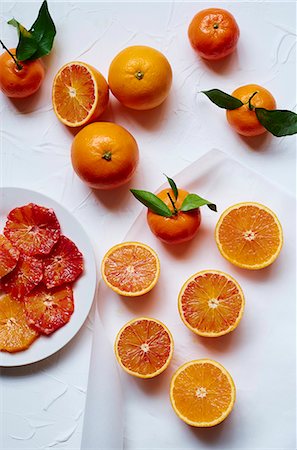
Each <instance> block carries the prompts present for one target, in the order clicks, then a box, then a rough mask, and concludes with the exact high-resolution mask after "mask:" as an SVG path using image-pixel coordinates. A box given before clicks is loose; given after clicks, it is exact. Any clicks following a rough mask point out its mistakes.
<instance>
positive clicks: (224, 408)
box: [170, 359, 236, 427]
mask: <svg viewBox="0 0 297 450" xmlns="http://www.w3.org/2000/svg"><path fill="white" fill-rule="evenodd" d="M235 397H236V391H235V385H234V382H233V380H232V378H231V376H230V374H229V373H228V372H227V370H226V369H225V368H224V367H223V366H221V364H219V363H217V362H216V361H212V360H210V359H200V360H199V359H198V360H196V361H190V362H188V363H186V364H184V365H183V366H181V367H180V368H179V369H178V370H177V371H176V372H175V374H174V375H173V377H172V380H171V385H170V400H171V404H172V407H173V409H174V411H175V412H176V414H177V415H178V417H179V418H180V419H181V420H183V421H184V422H185V423H187V424H188V425H192V426H194V427H212V426H214V425H217V424H219V423H220V422H222V421H223V420H224V419H226V417H227V416H228V415H229V414H230V412H231V411H232V408H233V405H234V402H235Z"/></svg>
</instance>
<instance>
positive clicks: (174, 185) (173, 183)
mask: <svg viewBox="0 0 297 450" xmlns="http://www.w3.org/2000/svg"><path fill="white" fill-rule="evenodd" d="M164 175H165V177H166V178H167V180H168V183H169V184H170V187H171V189H172V191H173V193H174V197H175V200H177V197H178V189H177V186H176V184H175V181H174V180H173V179H172V178H169V177H168V176H167V175H166V174H165V173H164Z"/></svg>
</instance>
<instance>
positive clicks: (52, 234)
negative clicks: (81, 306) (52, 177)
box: [0, 203, 83, 352]
mask: <svg viewBox="0 0 297 450" xmlns="http://www.w3.org/2000/svg"><path fill="white" fill-rule="evenodd" d="M82 272H83V255H82V254H81V252H80V251H79V250H78V248H77V247H76V245H75V244H74V243H73V242H72V241H71V240H70V239H69V238H67V237H66V236H63V235H62V234H61V227H60V224H59V221H58V219H57V217H56V214H55V213H54V211H53V210H52V209H48V208H45V207H43V206H39V205H36V204H33V203H29V204H28V205H25V206H21V207H17V208H15V209H13V210H12V211H11V212H10V213H9V214H8V216H7V221H6V224H5V227H4V231H3V235H2V234H1V235H0V289H1V291H2V294H1V295H0V351H7V352H17V351H21V350H25V349H26V348H28V347H29V346H30V345H31V344H32V342H33V341H34V340H35V339H36V338H37V337H38V336H39V335H40V334H43V335H49V334H51V333H53V332H54V331H56V330H57V329H59V328H61V327H62V326H64V325H65V324H66V323H68V322H69V320H70V318H71V315H72V313H73V311H74V301H73V283H74V281H75V280H76V279H77V278H78V277H79V276H80V275H81V274H82Z"/></svg>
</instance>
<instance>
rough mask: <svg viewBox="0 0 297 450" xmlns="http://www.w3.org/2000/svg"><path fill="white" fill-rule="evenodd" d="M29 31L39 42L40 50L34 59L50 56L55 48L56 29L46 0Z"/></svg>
mask: <svg viewBox="0 0 297 450" xmlns="http://www.w3.org/2000/svg"><path fill="white" fill-rule="evenodd" d="M29 31H30V33H32V35H33V36H34V38H35V39H36V41H37V42H38V49H37V51H36V53H34V55H33V58H34V59H36V58H40V57H41V56H45V55H48V54H49V53H50V51H51V49H52V47H53V42H54V38H55V35H56V27H55V24H54V22H53V19H52V18H51V15H50V13H49V10H48V6H47V2H46V0H45V1H44V2H43V3H42V5H41V7H40V10H39V13H38V17H37V19H36V20H35V22H34V23H33V25H32V27H31V28H30V30H29Z"/></svg>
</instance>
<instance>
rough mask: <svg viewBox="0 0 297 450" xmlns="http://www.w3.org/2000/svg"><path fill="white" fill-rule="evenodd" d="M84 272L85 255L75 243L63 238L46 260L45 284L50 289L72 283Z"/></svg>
mask: <svg viewBox="0 0 297 450" xmlns="http://www.w3.org/2000/svg"><path fill="white" fill-rule="evenodd" d="M82 271H83V255H82V253H81V252H80V251H79V250H78V248H77V247H76V245H75V244H74V242H72V241H71V240H70V239H68V238H67V237H66V236H61V237H60V239H59V242H58V243H57V244H56V245H55V247H54V248H53V251H52V252H51V254H50V255H49V256H48V257H47V258H45V260H44V283H45V285H46V287H47V288H48V289H51V288H53V287H56V286H61V285H62V284H65V283H72V282H73V281H74V280H76V279H77V278H78V277H79V276H80V275H81V273H82Z"/></svg>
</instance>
